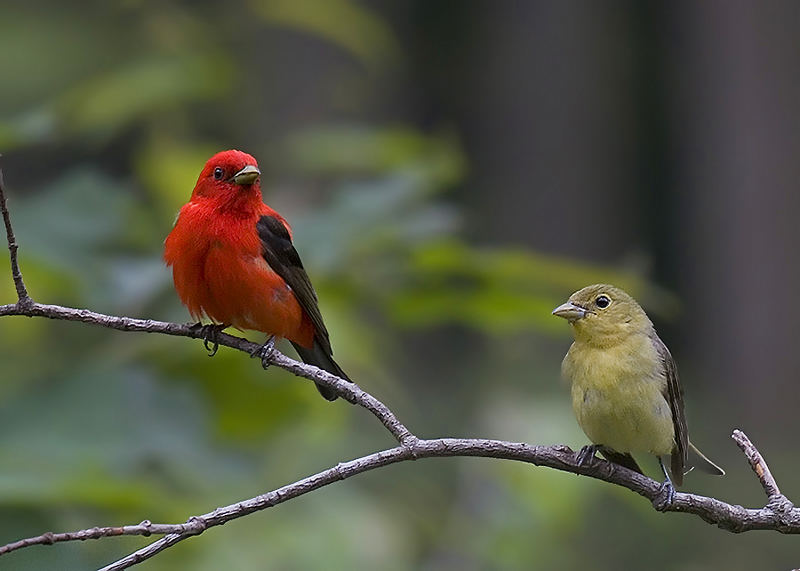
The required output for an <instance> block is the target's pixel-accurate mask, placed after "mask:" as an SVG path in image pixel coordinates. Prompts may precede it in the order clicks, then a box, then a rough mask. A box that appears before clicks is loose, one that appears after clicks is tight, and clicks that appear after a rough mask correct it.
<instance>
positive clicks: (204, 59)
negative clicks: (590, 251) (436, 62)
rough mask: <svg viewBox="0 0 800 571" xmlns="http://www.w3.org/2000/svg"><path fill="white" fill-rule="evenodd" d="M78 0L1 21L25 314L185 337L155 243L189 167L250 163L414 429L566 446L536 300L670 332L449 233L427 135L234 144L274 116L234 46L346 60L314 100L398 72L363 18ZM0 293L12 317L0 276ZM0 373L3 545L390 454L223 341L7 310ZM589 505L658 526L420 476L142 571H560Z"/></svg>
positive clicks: (347, 361) (362, 133) (574, 271)
mask: <svg viewBox="0 0 800 571" xmlns="http://www.w3.org/2000/svg"><path fill="white" fill-rule="evenodd" d="M89 4H90V5H89V6H87V7H85V8H84V9H81V10H76V9H75V7H73V6H68V5H67V4H63V3H57V2H53V1H44V2H37V3H33V4H31V3H29V4H22V3H15V4H13V5H8V6H5V7H4V17H3V18H2V20H0V48H1V49H0V69H2V70H3V77H6V78H15V80H14V81H8V82H6V83H5V84H4V88H3V89H2V90H0V110H1V111H0V149H2V150H3V152H4V153H5V154H6V155H7V157H8V160H9V162H8V164H10V165H17V166H18V168H10V167H7V168H6V172H5V175H6V181H7V186H8V187H9V194H10V203H11V208H12V216H13V219H14V222H15V226H16V230H17V236H18V239H19V242H20V244H21V251H20V252H21V254H20V255H21V263H22V267H23V270H24V272H25V277H26V280H27V283H28V286H29V289H30V291H31V293H32V295H33V296H34V297H35V298H36V299H37V300H38V301H41V302H48V303H63V304H68V305H73V306H79V307H91V308H93V309H95V310H98V311H105V312H110V313H116V314H127V315H132V316H138V317H152V318H158V319H166V320H175V321H185V320H187V315H186V313H185V311H184V309H183V308H182V307H181V306H180V304H179V303H178V301H177V299H176V296H175V294H174V292H173V290H172V288H171V280H170V276H169V273H168V271H167V270H166V268H164V267H163V265H162V263H161V261H160V253H161V247H162V241H163V238H164V237H165V236H166V234H167V232H168V231H169V229H170V226H171V223H172V220H173V217H174V214H175V212H176V211H177V209H178V207H179V206H180V205H181V204H182V203H183V202H185V201H186V200H187V199H188V196H189V193H190V191H191V188H192V186H193V184H194V181H195V178H196V176H197V173H198V172H199V170H200V168H201V165H202V164H203V162H204V161H205V160H206V158H207V157H208V156H210V154H212V153H213V152H214V151H216V150H219V149H221V148H224V147H228V146H240V147H242V148H246V149H247V150H250V151H251V152H252V153H253V154H255V155H256V156H258V157H259V158H262V157H263V159H262V166H265V165H266V166H267V167H268V168H265V169H264V171H265V174H264V182H265V188H266V191H265V193H266V195H267V200H268V202H270V204H272V205H273V206H275V207H276V208H277V209H278V210H279V211H281V212H282V213H283V214H285V215H286V217H287V218H288V219H289V220H290V221H291V222H292V224H293V227H294V230H295V236H296V244H297V247H298V250H299V251H300V252H301V255H302V256H303V258H304V261H305V263H306V266H307V267H308V269H309V272H310V274H311V275H312V276H313V280H314V283H315V285H316V287H317V289H318V292H319V295H320V298H321V304H322V310H323V313H324V315H325V317H326V321H327V322H328V328H329V329H330V331H331V332H332V340H333V345H334V347H335V349H336V351H337V359H338V360H339V362H340V363H342V364H343V366H344V367H345V369H347V370H348V372H349V373H350V374H351V376H353V378H355V379H357V380H358V381H359V383H360V384H362V386H363V387H364V388H365V389H367V390H369V391H371V392H373V393H375V394H376V395H378V396H379V397H382V398H384V399H385V400H386V401H387V404H389V405H390V406H392V407H393V408H397V412H398V413H399V414H400V416H401V418H403V419H404V420H407V421H408V422H409V424H410V426H411V428H412V429H413V430H415V431H418V433H419V434H421V435H444V434H440V433H439V432H438V431H439V430H442V431H444V432H446V433H447V434H453V435H456V434H464V435H481V436H487V437H497V438H505V439H510V440H528V441H531V442H559V441H564V440H566V439H568V438H571V439H572V440H571V443H572V444H574V445H580V444H581V443H582V442H583V438H582V436H581V435H580V433H579V431H578V429H577V426H576V425H575V423H574V420H573V419H572V416H571V413H570V411H569V408H568V403H567V398H566V395H565V394H564V391H563V390H560V388H559V387H558V383H557V381H556V379H557V376H558V372H557V365H558V359H557V358H554V357H553V356H552V355H553V354H555V355H559V356H560V354H561V353H563V350H564V349H565V347H566V344H567V330H566V328H565V327H564V326H563V323H560V322H559V321H558V320H555V319H553V318H551V316H550V310H551V309H552V308H553V307H554V306H555V305H557V304H558V303H561V302H562V301H563V299H564V298H565V297H566V296H567V295H568V294H569V293H570V292H571V291H573V290H575V289H577V288H578V287H581V286H583V285H585V284H587V283H591V282H597V281H612V282H615V283H617V284H619V285H621V286H623V287H626V288H627V289H629V290H630V291H631V292H632V293H634V294H635V295H637V296H640V297H642V298H643V299H645V300H646V301H647V302H648V303H647V305H648V307H649V308H653V309H654V310H655V311H656V312H659V311H660V312H661V313H662V314H663V315H672V314H674V312H675V310H676V302H675V300H674V298H673V297H672V296H671V295H670V294H669V293H666V292H664V291H662V290H660V289H658V288H656V287H654V286H653V285H652V284H649V283H648V282H647V281H646V280H645V279H644V278H643V277H642V276H641V275H640V274H639V273H637V272H635V271H630V270H628V269H626V268H608V267H603V266H599V265H586V264H581V263H576V262H574V261H570V260H566V259H561V258H556V257H550V256H547V255H544V254H541V253H533V252H529V251H522V250H519V249H503V248H497V247H495V248H488V247H481V246H476V245H474V244H469V243H467V242H466V241H465V240H464V239H463V237H462V236H461V231H462V230H463V227H464V224H465V220H466V218H465V216H464V212H463V210H462V207H461V206H459V205H458V202H457V201H455V200H452V196H450V195H449V194H448V193H449V192H450V191H452V190H453V189H454V188H456V187H458V185H460V184H462V183H463V182H464V181H465V179H466V177H468V176H469V165H468V160H467V157H466V156H465V154H464V151H463V149H462V148H461V145H460V142H459V137H458V134H457V133H456V132H455V131H454V130H452V129H449V128H433V129H427V130H423V129H420V128H417V127H415V126H414V125H410V124H404V123H394V124H386V123H384V122H381V121H376V120H374V119H370V118H369V117H368V116H367V114H364V116H360V117H347V118H345V119H342V116H343V115H346V114H339V115H338V116H335V117H330V118H327V117H326V118H323V119H315V120H308V119H307V118H304V119H303V120H296V121H294V122H292V123H291V124H290V125H289V127H290V128H287V129H285V130H283V131H281V130H280V129H276V131H275V132H269V133H265V132H263V131H260V130H259V126H260V125H263V120H264V119H263V118H262V117H260V116H258V115H257V112H260V113H262V114H266V113H267V110H268V109H272V110H273V111H274V107H270V106H269V105H267V103H268V101H267V100H268V97H269V95H268V93H269V90H268V89H267V87H268V86H269V82H280V81H281V78H280V77H270V76H268V74H267V72H266V71H265V70H266V68H265V67H263V66H259V65H258V62H259V61H260V59H267V58H268V57H269V56H270V55H271V54H267V53H266V51H264V52H262V51H259V49H264V48H263V46H261V45H260V44H259V43H258V38H259V37H265V36H266V37H268V36H269V35H270V34H299V35H301V36H302V37H303V38H305V39H307V40H308V41H310V42H312V43H313V45H315V46H316V47H317V48H320V45H321V46H322V47H321V48H320V49H323V50H325V51H326V53H328V52H330V53H333V54H336V55H337V57H340V58H345V59H347V58H352V61H348V64H349V65H350V67H348V68H347V70H346V71H345V72H340V74H339V75H336V73H337V72H336V70H334V71H331V70H328V71H327V72H326V73H329V74H332V75H336V79H337V81H338V80H340V79H343V78H344V79H343V80H347V78H351V77H352V76H353V74H359V73H364V74H373V75H377V74H379V73H381V72H384V71H385V70H387V69H391V68H392V66H395V65H400V64H401V62H402V60H403V58H404V53H403V47H402V45H401V43H400V41H399V39H398V38H397V37H396V35H395V33H394V32H393V30H392V27H391V26H390V25H389V24H388V23H387V21H385V20H384V19H383V18H382V17H381V16H380V15H379V14H378V13H377V12H375V11H373V9H372V8H370V6H369V5H368V4H366V3H359V2H355V1H349V0H336V1H323V0H319V1H313V2H302V3H297V2H291V1H288V0H272V1H270V0H261V1H259V0H252V1H250V2H246V3H235V4H233V5H226V8H225V9H224V10H220V7H219V6H218V5H216V4H213V3H197V4H196V5H194V4H193V5H191V6H190V5H188V4H186V3H180V2H166V3H158V4H156V3H155V2H152V1H149V0H134V1H129V2H121V3H111V4H109V3H101V2H91V3H89ZM45 7H46V10H44V8H45ZM43 13H45V14H46V15H45V16H42V14H43ZM17 54H23V55H22V56H20V55H17ZM273 57H274V56H273ZM279 57H281V58H283V57H284V55H280V54H279ZM353 63H355V64H356V66H355V69H353V66H352V64H353ZM298 65H300V64H298ZM281 69H284V70H286V69H287V68H285V67H284V68H281ZM336 69H339V68H336ZM345 76H346V77H345ZM322 81H323V79H322V78H321V79H320V82H322ZM365 81H366V80H365ZM251 86H262V88H263V89H264V93H265V94H264V95H263V96H262V94H261V92H257V93H253V89H251ZM262 97H263V101H262ZM271 120H272V118H270V117H268V118H266V121H267V122H269V121H271ZM0 294H2V296H3V300H0V303H6V302H13V300H14V290H13V287H12V285H11V283H10V279H6V280H0ZM553 335H557V336H558V338H557V339H558V342H557V343H554V342H552V341H551V339H550V337H551V336H553ZM253 338H254V339H257V338H258V336H255V335H254V336H253ZM453 340H455V341H453ZM459 340H463V341H464V344H463V345H457V346H454V345H453V343H457V342H458V341H459ZM531 347H533V349H531ZM282 348H283V349H284V350H286V349H288V346H286V347H282ZM287 352H288V353H289V354H290V355H291V354H292V352H291V351H290V350H289V351H287ZM433 354H435V358H433V357H432V355H433ZM544 354H548V355H549V357H543V355H544ZM532 355H533V356H534V360H533V361H531V358H532V357H531V356H532ZM537 356H538V357H543V362H545V363H548V364H547V365H543V366H541V367H539V366H537V364H536V360H535V358H536V357H537ZM548 359H549V360H548ZM0 362H2V364H3V365H2V379H3V383H1V384H0V394H1V395H2V397H3V398H2V400H1V401H0V429H1V430H0V456H2V457H3V458H4V459H6V461H5V462H4V469H3V470H2V471H0V503H2V506H3V515H0V543H4V542H6V541H12V540H14V539H17V538H21V537H25V536H29V535H36V534H39V533H42V532H44V531H46V530H56V531H61V530H71V529H77V528H82V527H90V526H93V525H106V524H123V523H133V522H137V521H140V520H142V519H144V518H148V519H151V520H153V521H159V522H160V521H165V522H178V521H182V520H184V519H185V518H186V517H188V516H189V515H192V514H196V513H203V512H205V511H208V510H210V509H213V508H214V507H215V506H217V505H223V504H227V503H231V502H234V501H237V500H240V499H243V498H246V497H250V496H253V495H256V494H258V493H261V492H264V491H267V490H269V489H273V488H275V487H278V486H280V485H282V484H285V483H287V482H290V481H295V480H297V479H299V478H301V477H303V476H306V475H308V474H310V473H313V472H316V471H318V470H321V469H325V468H327V467H329V466H330V465H332V464H335V463H336V462H338V461H341V460H344V459H349V458H353V457H356V456H359V455H361V454H365V453H369V452H371V451H374V450H376V449H379V448H383V447H387V446H390V445H391V441H390V440H389V439H388V437H387V434H386V433H385V431H384V430H383V429H382V427H381V426H380V425H379V424H378V423H376V422H375V421H374V419H372V418H371V417H370V416H369V415H367V414H366V413H364V412H363V411H360V410H357V409H354V408H351V407H348V406H346V404H345V403H341V402H337V403H336V404H333V405H331V404H329V403H327V402H324V401H323V400H322V399H320V398H319V396H318V395H317V393H316V391H315V390H313V387H312V386H311V385H310V383H307V382H304V381H300V380H298V379H296V378H294V377H292V376H291V375H289V374H287V373H285V372H283V371H280V370H269V371H268V372H267V373H264V372H263V371H262V370H261V368H260V367H259V366H258V364H257V363H256V362H254V361H251V360H250V359H247V358H246V357H243V356H242V355H241V354H239V353H234V352H231V351H226V350H224V349H223V350H221V351H220V353H219V354H218V355H217V356H216V357H215V358H214V359H208V358H207V357H205V355H204V354H203V350H202V348H201V346H200V345H199V344H198V343H193V342H189V341H187V340H186V339H172V338H165V337H163V336H146V335H141V334H130V333H120V332H112V331H106V330H98V329H95V328H91V327H88V326H83V325H80V324H73V323H58V322H56V323H51V322H45V321H43V320H29V319H24V318H6V319H3V320H0ZM521 371H522V373H521ZM498 388H499V390H498ZM605 495H612V496H613V498H612V500H613V501H614V502H615V503H617V504H619V503H622V504H625V508H624V509H625V510H629V511H631V512H635V513H633V514H628V516H629V518H630V519H629V523H630V521H634V519H636V520H639V521H640V522H641V523H637V524H634V525H632V527H636V528H640V529H639V530H638V531H636V530H630V529H626V530H624V531H623V532H622V533H628V534H630V535H631V536H632V537H641V536H649V535H650V534H655V533H660V532H661V530H662V529H663V526H664V525H665V524H664V523H663V522H664V519H663V518H661V516H653V515H651V514H650V513H649V511H648V508H647V506H645V505H643V504H642V502H640V501H637V500H638V499H637V498H630V497H628V496H624V495H621V494H616V492H615V491H612V490H609V489H608V488H607V487H602V486H600V485H595V484H593V483H591V482H588V481H585V480H583V479H576V478H572V477H566V476H564V475H562V474H558V473H555V472H551V471H546V470H537V469H532V468H530V467H528V466H522V465H511V464H505V463H498V462H491V463H490V462H481V461H476V460H457V459H454V460H433V461H427V462H423V463H416V464H413V465H408V466H397V467H393V468H390V469H387V470H380V471H377V472H373V473H371V474H367V475H364V476H362V477H360V478H358V479H355V480H352V481H349V482H347V483H346V484H343V485H339V486H333V487H329V488H327V489H325V490H324V491H322V492H318V493H315V494H313V495H311V496H308V497H305V498H302V499H300V500H296V501H293V502H290V503H289V504H286V505H283V506H280V507H279V508H275V509H271V510H269V511H268V512H267V513H265V514H260V515H256V516H253V517H249V518H247V519H246V520H244V521H239V522H237V523H235V524H231V525H228V526H225V528H224V529H215V530H213V531H210V532H207V533H206V534H204V535H203V536H202V537H201V538H199V539H193V540H191V541H188V542H186V543H185V544H183V545H181V546H179V547H178V548H175V549H172V550H170V551H169V552H167V553H165V554H163V555H162V556H159V557H157V558H155V559H153V560H151V562H149V563H148V568H149V569H154V570H155V569H175V568H191V569H198V570H200V569H218V568H220V567H223V566H227V567H232V568H266V567H269V568H275V569H336V568H340V569H351V568H363V569H367V568H381V569H445V568H464V566H466V568H476V569H477V568H494V569H516V568H521V567H526V568H527V567H530V566H531V565H533V564H534V562H535V563H536V564H538V565H540V566H542V567H543V568H548V569H560V568H570V567H572V566H573V565H574V566H579V565H580V564H581V562H583V563H584V564H585V557H584V555H582V554H581V552H579V551H575V550H574V546H575V545H576V542H578V541H580V538H583V537H586V536H592V535H594V534H595V531H594V530H584V529H583V520H584V517H583V514H584V513H585V511H586V510H587V509H595V510H597V509H599V508H592V507H591V506H592V505H594V504H593V501H597V498H600V501H602V498H603V497H604V496H605ZM628 504H629V505H628ZM606 507H608V506H606ZM686 523H687V522H686V518H684V519H682V520H681V521H680V522H677V524H676V526H675V527H672V528H670V529H671V530H672V532H673V533H677V534H681V533H682V532H681V531H680V530H681V528H682V526H686ZM676 530H678V531H676ZM682 536H683V537H684V538H686V537H689V532H686V533H682ZM676 541H677V540H676ZM143 543H144V541H142V540H141V539H130V538H124V539H110V540H109V539H106V540H103V541H99V542H90V543H85V544H80V545H78V544H72V545H60V546H57V547H53V548H49V549H42V548H34V549H27V550H24V551H23V552H20V553H17V554H14V555H11V556H10V557H9V558H8V562H9V565H10V567H13V568H15V569H23V568H28V569H41V568H56V567H57V568H60V569H85V568H91V567H93V566H98V565H100V564H103V563H107V562H109V561H110V560H112V559H115V558H116V557H118V556H121V555H122V554H124V553H126V552H127V551H129V550H131V549H133V548H135V546H139V545H142V544H143ZM608 560H609V561H613V558H609V559H608ZM609 565H610V564H609ZM654 565H655V564H654ZM654 565H644V566H649V567H652V568H656V566H654ZM692 568H700V567H698V566H697V565H695V566H694V567H692Z"/></svg>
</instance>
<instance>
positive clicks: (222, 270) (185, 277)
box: [164, 151, 350, 400]
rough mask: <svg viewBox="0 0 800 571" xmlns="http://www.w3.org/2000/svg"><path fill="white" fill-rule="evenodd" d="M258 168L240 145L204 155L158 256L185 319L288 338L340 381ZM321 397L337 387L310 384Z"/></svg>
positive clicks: (285, 228)
mask: <svg viewBox="0 0 800 571" xmlns="http://www.w3.org/2000/svg"><path fill="white" fill-rule="evenodd" d="M260 175H261V171H259V170H258V163H256V160H255V159H254V158H253V157H252V156H250V155H248V154H247V153H243V152H241V151H224V152H221V153H217V154H216V155H214V156H213V157H211V158H210V159H209V160H208V162H207V163H206V166H205V167H204V168H203V171H202V172H201V173H200V178H198V179H197V184H196V185H195V187H194V191H193V192H192V197H191V199H190V200H189V202H188V203H187V204H185V205H184V206H183V208H181V210H180V213H179V214H178V219H177V220H176V222H175V227H174V228H173V229H172V232H170V234H169V236H167V240H166V243H165V248H164V260H165V261H166V263H167V265H168V266H172V277H173V280H174V281H175V289H176V290H177V291H178V295H179V296H180V298H181V301H182V302H183V304H184V305H185V306H186V307H187V308H188V309H189V313H191V315H192V317H193V318H195V319H201V318H202V317H203V316H207V317H208V318H209V319H211V321H212V322H214V323H215V324H218V326H217V328H216V331H220V330H222V329H224V328H225V327H228V326H233V327H236V328H237V329H250V330H253V331H262V332H264V333H266V334H267V335H270V341H268V342H267V344H266V345H265V346H264V350H265V351H268V350H269V349H270V348H271V341H272V338H273V337H274V336H277V337H284V338H286V339H288V340H289V341H291V343H292V345H294V348H295V349H296V350H297V353H298V354H299V355H300V358H301V359H302V360H303V361H304V362H306V363H309V364H312V365H315V366H317V367H319V368H321V369H324V370H326V371H328V372H329V373H331V374H334V375H336V376H337V377H340V378H342V379H344V380H347V381H349V380H350V379H349V378H348V377H347V375H346V374H345V373H344V371H342V369H341V368H340V367H339V365H337V364H336V362H335V361H334V360H333V357H332V354H333V351H332V350H331V343H330V340H329V339H328V331H327V329H325V324H324V323H323V321H322V314H320V311H319V306H318V305H317V295H316V293H315V292H314V288H313V287H312V286H311V282H310V281H309V279H308V275H307V274H306V271H305V270H304V269H303V264H302V262H301V261H300V256H298V254H297V250H295V249H294V246H293V245H292V233H291V230H290V229H289V225H288V224H287V223H286V220H284V219H283V218H282V217H281V215H280V214H278V213H277V212H275V211H274V210H272V209H271V208H270V207H269V206H267V205H266V204H264V202H263V201H262V198H261V181H260V179H259V177H260ZM317 388H318V389H319V392H320V393H321V394H322V396H323V397H325V398H326V399H328V400H335V399H336V393H335V392H333V391H332V390H331V389H328V388H326V387H323V386H320V385H317Z"/></svg>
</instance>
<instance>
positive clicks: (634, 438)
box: [553, 284, 725, 503]
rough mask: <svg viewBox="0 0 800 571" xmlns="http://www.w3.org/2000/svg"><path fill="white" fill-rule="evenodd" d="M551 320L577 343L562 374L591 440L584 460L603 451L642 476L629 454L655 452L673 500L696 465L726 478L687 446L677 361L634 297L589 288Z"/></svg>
mask: <svg viewBox="0 0 800 571" xmlns="http://www.w3.org/2000/svg"><path fill="white" fill-rule="evenodd" d="M553 315H557V316H558V317H563V318H564V319H566V320H567V321H569V323H570V325H571V326H572V333H573V336H574V338H575V342H574V343H573V344H572V346H571V347H570V348H569V351H568V352H567V355H566V357H564V361H563V363H562V365H561V372H562V374H563V376H564V378H565V379H566V380H567V381H569V382H570V383H571V385H572V408H573V410H574V411H575V416H576V417H577V419H578V424H580V426H581V428H582V429H583V431H584V432H585V433H586V436H588V437H589V440H591V441H592V443H593V445H592V446H587V447H584V448H583V449H582V450H581V453H580V454H579V461H580V462H581V463H584V462H585V461H587V460H588V459H589V458H591V457H592V456H594V454H595V452H597V451H599V452H600V453H601V454H603V456H605V457H606V458H607V459H608V460H610V461H612V462H615V463H617V464H620V465H622V466H625V467H627V468H630V469H631V470H635V471H637V472H639V473H642V470H641V468H639V465H638V464H637V463H636V460H634V459H633V456H631V453H635V452H646V453H649V454H654V455H655V456H657V457H658V461H659V464H660V465H661V469H662V470H663V472H664V476H666V480H665V482H664V487H665V490H666V492H667V498H668V501H669V502H670V503H671V501H672V498H673V497H674V494H675V489H674V486H673V484H672V482H673V481H674V482H675V484H676V485H678V486H680V485H681V484H682V483H683V476H684V474H685V473H686V472H687V471H688V470H689V469H691V468H692V467H697V468H698V469H700V470H703V471H704V472H707V473H709V474H714V475H719V476H722V475H724V474H725V472H724V471H723V470H722V469H721V468H720V467H719V466H717V465H716V464H714V463H713V462H712V461H711V460H709V459H708V458H706V457H705V456H704V455H703V454H702V453H701V452H700V451H699V450H698V449H697V448H695V447H694V445H693V444H692V443H691V442H689V436H688V432H687V427H686V417H685V415H684V411H683V390H682V389H681V385H680V382H679V380H678V371H677V368H676V366H675V361H674V360H673V358H672V355H671V354H670V352H669V350H668V349H667V347H666V345H664V343H663V342H662V341H661V339H659V337H658V335H657V334H656V331H655V329H654V328H653V324H652V322H651V321H650V319H648V317H647V314H645V312H644V310H643V309H642V308H641V307H640V306H639V304H638V303H636V300H635V299H633V298H632V297H631V296H630V295H628V294H627V293H625V292H624V291H622V290H621V289H619V288H616V287H614V286H610V285H607V284H596V285H590V286H587V287H585V288H583V289H581V290H578V291H576V292H575V293H573V294H572V295H571V296H570V298H569V301H567V302H566V303H565V304H563V305H560V306H558V307H557V308H555V309H554V310H553ZM690 453H691V454H690ZM668 456H669V457H670V460H671V461H670V471H671V472H672V479H670V475H669V473H668V472H667V470H666V468H665V467H664V460H665V459H666V458H667V457H668Z"/></svg>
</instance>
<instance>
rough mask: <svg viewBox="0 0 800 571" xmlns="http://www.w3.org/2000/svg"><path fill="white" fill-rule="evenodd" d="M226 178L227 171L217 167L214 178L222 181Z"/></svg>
mask: <svg viewBox="0 0 800 571" xmlns="http://www.w3.org/2000/svg"><path fill="white" fill-rule="evenodd" d="M223 176H225V171H224V170H223V169H222V167H217V168H215V169H214V178H215V179H216V180H222V177H223Z"/></svg>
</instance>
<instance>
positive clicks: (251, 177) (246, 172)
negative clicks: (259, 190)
mask: <svg viewBox="0 0 800 571" xmlns="http://www.w3.org/2000/svg"><path fill="white" fill-rule="evenodd" d="M259 176H261V171H260V170H258V167H257V166H254V165H247V166H246V167H244V168H243V169H242V170H240V171H239V172H237V173H236V174H235V175H233V177H232V180H233V182H235V183H236V184H242V185H244V184H253V183H254V182H255V181H256V180H257V179H258V177H259Z"/></svg>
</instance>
